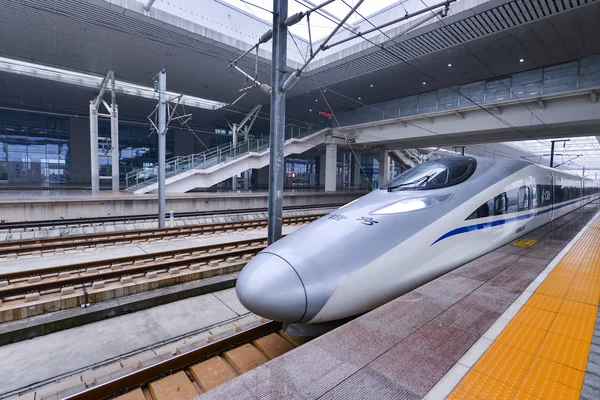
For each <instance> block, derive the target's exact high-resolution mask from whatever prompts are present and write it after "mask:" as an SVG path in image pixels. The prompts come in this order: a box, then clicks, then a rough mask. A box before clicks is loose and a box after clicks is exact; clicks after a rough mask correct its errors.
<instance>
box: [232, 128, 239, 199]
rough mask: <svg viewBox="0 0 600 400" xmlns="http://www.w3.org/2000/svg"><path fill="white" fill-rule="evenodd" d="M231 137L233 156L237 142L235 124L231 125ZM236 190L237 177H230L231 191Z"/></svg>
mask: <svg viewBox="0 0 600 400" xmlns="http://www.w3.org/2000/svg"><path fill="white" fill-rule="evenodd" d="M231 132H232V136H233V152H232V153H233V156H234V157H235V156H236V155H237V148H236V147H237V140H238V126H237V124H233V126H232V129H231ZM236 189H237V175H234V176H232V177H231V190H233V191H235V190H236Z"/></svg>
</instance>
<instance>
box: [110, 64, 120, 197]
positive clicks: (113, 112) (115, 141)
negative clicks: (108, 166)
mask: <svg viewBox="0 0 600 400" xmlns="http://www.w3.org/2000/svg"><path fill="white" fill-rule="evenodd" d="M110 94H111V103H110V139H111V141H110V142H111V146H112V153H111V161H112V190H113V192H118V191H119V189H120V185H119V180H120V175H119V109H118V106H117V102H116V92H115V73H114V72H112V81H111V87H110Z"/></svg>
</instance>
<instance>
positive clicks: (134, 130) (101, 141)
mask: <svg viewBox="0 0 600 400" xmlns="http://www.w3.org/2000/svg"><path fill="white" fill-rule="evenodd" d="M173 137H174V135H167V159H169V158H171V157H173ZM111 149H112V145H111V142H110V123H109V122H105V121H99V122H98V164H99V166H100V176H111V175H112V156H111ZM157 162H158V139H157V137H156V133H152V135H150V130H149V129H148V128H147V127H144V126H134V125H123V124H119V175H120V177H121V181H122V182H123V181H125V174H127V172H130V171H133V170H136V169H140V168H142V167H151V166H153V165H154V164H155V163H157Z"/></svg>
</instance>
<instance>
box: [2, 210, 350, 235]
mask: <svg viewBox="0 0 600 400" xmlns="http://www.w3.org/2000/svg"><path fill="white" fill-rule="evenodd" d="M342 205H343V204H317V205H304V206H288V207H284V208H283V210H284V211H294V210H310V209H315V208H338V207H341V206H342ZM267 211H268V209H267V208H251V209H245V210H221V211H191V212H181V213H175V214H174V217H175V218H187V217H206V216H218V215H229V214H246V213H249V212H267ZM169 216H170V215H169V214H167V215H166V217H167V218H169ZM156 218H157V217H156V214H140V215H131V216H114V217H98V218H72V219H56V220H42V221H23V222H7V223H0V231H10V230H13V229H36V228H47V227H56V226H91V225H96V224H106V223H111V222H123V223H127V222H133V221H142V220H152V221H155V220H156Z"/></svg>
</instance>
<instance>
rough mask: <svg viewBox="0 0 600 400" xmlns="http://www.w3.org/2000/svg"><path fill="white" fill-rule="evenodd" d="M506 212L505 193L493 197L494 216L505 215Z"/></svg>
mask: <svg viewBox="0 0 600 400" xmlns="http://www.w3.org/2000/svg"><path fill="white" fill-rule="evenodd" d="M507 211H508V198H507V197H506V193H502V194H500V195H498V196H496V197H494V215H502V214H506V212H507Z"/></svg>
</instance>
